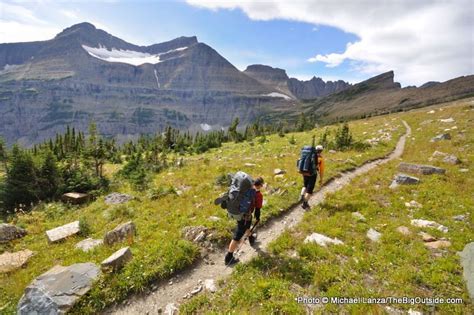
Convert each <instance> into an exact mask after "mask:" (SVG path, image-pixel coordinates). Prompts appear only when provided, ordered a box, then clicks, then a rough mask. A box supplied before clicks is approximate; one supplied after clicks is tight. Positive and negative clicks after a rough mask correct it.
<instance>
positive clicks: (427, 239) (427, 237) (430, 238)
mask: <svg viewBox="0 0 474 315" xmlns="http://www.w3.org/2000/svg"><path fill="white" fill-rule="evenodd" d="M418 235H420V236H421V237H422V238H423V242H434V241H436V237H434V236H431V235H429V234H428V233H425V232H420V233H418Z"/></svg>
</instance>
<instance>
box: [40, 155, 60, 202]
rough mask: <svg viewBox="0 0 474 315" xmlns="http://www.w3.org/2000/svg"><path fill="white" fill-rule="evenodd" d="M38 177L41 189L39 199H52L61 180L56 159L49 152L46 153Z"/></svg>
mask: <svg viewBox="0 0 474 315" xmlns="http://www.w3.org/2000/svg"><path fill="white" fill-rule="evenodd" d="M38 177H39V178H38V182H39V184H40V187H41V193H40V196H41V198H42V199H51V198H54V197H55V195H56V194H57V193H58V190H59V187H60V185H61V179H62V178H61V175H60V172H59V169H58V166H57V161H56V158H55V157H54V155H53V153H52V152H51V151H46V154H45V157H44V161H43V164H42V165H41V168H40V170H39V174H38Z"/></svg>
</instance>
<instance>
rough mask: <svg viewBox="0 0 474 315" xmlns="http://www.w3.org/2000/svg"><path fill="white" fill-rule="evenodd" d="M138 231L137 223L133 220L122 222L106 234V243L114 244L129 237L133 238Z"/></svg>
mask: <svg viewBox="0 0 474 315" xmlns="http://www.w3.org/2000/svg"><path fill="white" fill-rule="evenodd" d="M136 232H137V229H136V227H135V223H133V222H132V221H128V222H125V223H123V224H120V225H119V226H117V227H116V228H115V229H113V230H112V231H109V232H107V233H106V234H105V236H104V244H105V245H113V244H115V243H118V242H122V241H124V240H126V239H128V238H132V237H133V236H134V235H135V234H136Z"/></svg>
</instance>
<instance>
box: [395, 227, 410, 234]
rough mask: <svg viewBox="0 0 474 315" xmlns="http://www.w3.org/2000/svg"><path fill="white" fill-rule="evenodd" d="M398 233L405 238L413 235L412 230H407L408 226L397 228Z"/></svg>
mask: <svg viewBox="0 0 474 315" xmlns="http://www.w3.org/2000/svg"><path fill="white" fill-rule="evenodd" d="M397 231H398V232H399V233H401V234H403V235H405V236H408V235H410V234H411V232H410V229H409V228H407V227H406V226H399V227H397Z"/></svg>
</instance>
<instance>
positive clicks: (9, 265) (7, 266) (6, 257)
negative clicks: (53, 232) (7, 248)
mask: <svg viewBox="0 0 474 315" xmlns="http://www.w3.org/2000/svg"><path fill="white" fill-rule="evenodd" d="M33 255H34V253H33V252H32V251H31V250H29V249H25V250H21V251H19V252H15V253H9V252H5V253H3V254H1V255H0V273H4V272H10V271H14V270H16V269H19V268H21V267H23V266H24V265H25V264H26V262H27V261H28V259H30V257H31V256H33Z"/></svg>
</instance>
